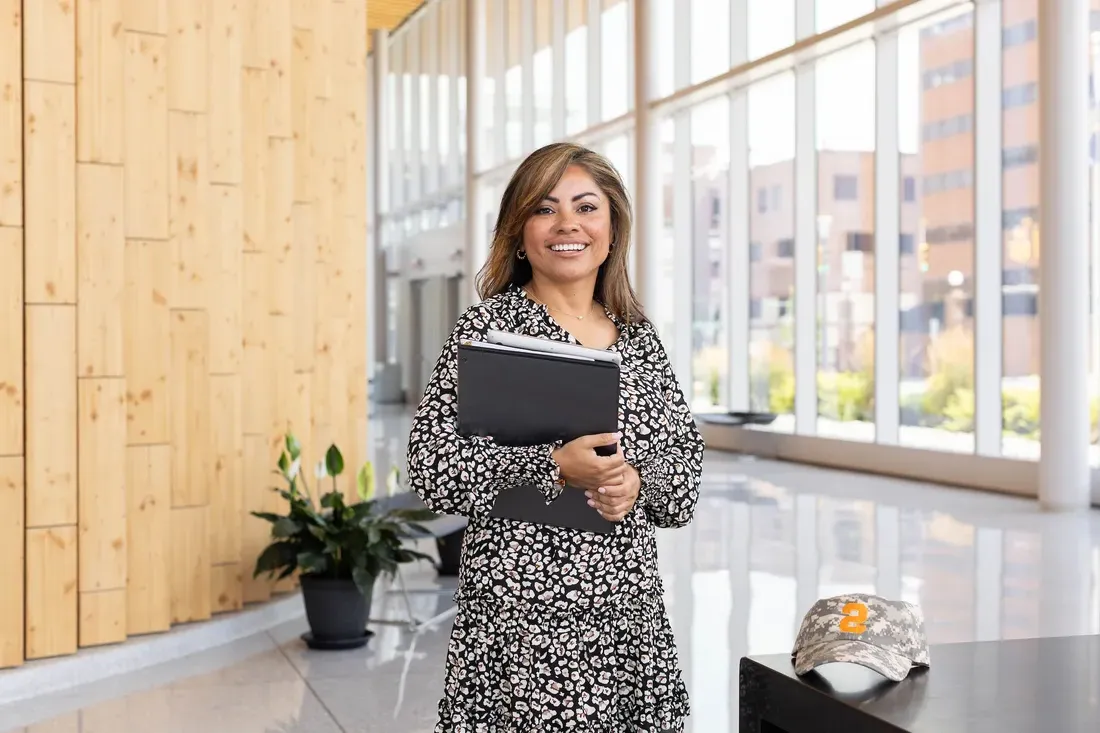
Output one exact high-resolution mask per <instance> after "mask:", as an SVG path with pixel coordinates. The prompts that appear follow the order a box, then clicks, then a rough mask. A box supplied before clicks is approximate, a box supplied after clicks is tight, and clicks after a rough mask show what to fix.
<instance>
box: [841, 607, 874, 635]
mask: <svg viewBox="0 0 1100 733" xmlns="http://www.w3.org/2000/svg"><path fill="white" fill-rule="evenodd" d="M843 610H844V618H842V619H840V630H841V631H843V632H844V633H845V634H862V633H863V632H864V631H866V630H867V626H866V625H865V624H864V622H865V621H866V620H867V605H866V604H864V603H845V604H844V609H843Z"/></svg>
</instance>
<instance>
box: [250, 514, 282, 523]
mask: <svg viewBox="0 0 1100 733" xmlns="http://www.w3.org/2000/svg"><path fill="white" fill-rule="evenodd" d="M249 514H251V515H252V516H254V517H259V518H260V519H263V520H266V521H268V522H271V523H272V524H274V523H275V522H278V521H279V520H280V519H282V517H281V516H279V515H278V514H272V513H271V512H249Z"/></svg>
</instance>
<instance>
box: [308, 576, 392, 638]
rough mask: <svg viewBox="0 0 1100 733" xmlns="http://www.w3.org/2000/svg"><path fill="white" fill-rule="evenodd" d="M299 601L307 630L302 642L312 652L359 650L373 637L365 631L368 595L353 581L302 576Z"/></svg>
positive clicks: (368, 611) (368, 614) (367, 614)
mask: <svg viewBox="0 0 1100 733" xmlns="http://www.w3.org/2000/svg"><path fill="white" fill-rule="evenodd" d="M301 582H302V599H303V601H304V602H305V606H306V620H308V621H309V629H310V630H309V631H307V632H306V633H305V634H302V640H303V641H305V642H306V644H307V645H308V646H309V647H310V648H311V649H358V648H359V647H361V646H364V645H366V643H367V641H369V640H370V637H372V636H373V635H374V634H373V633H372V632H371V631H369V630H368V629H367V620H368V619H369V618H370V607H371V596H372V595H373V592H372V593H368V594H367V596H366V597H364V596H363V594H362V593H360V592H359V588H358V587H356V585H355V583H354V582H353V581H352V580H350V579H349V580H344V579H335V578H318V577H314V576H311V575H302V576H301Z"/></svg>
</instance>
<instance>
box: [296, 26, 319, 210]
mask: <svg viewBox="0 0 1100 733" xmlns="http://www.w3.org/2000/svg"><path fill="white" fill-rule="evenodd" d="M313 43H314V42H313V31H311V30H302V29H300V28H295V30H294V47H293V51H294V62H293V65H292V67H291V109H290V115H291V120H290V121H291V125H292V127H293V131H294V202H295V203H313V200H314V199H315V198H317V189H316V183H315V181H314V178H313V173H314V170H313V165H312V161H311V155H312V153H311V151H310V143H311V141H312V139H313V135H312V134H311V132H312V127H311V122H312V114H311V101H312V99H313V88H312V86H311V82H312V81H313V75H314V73H315V72H314V61H313V54H314V47H313Z"/></svg>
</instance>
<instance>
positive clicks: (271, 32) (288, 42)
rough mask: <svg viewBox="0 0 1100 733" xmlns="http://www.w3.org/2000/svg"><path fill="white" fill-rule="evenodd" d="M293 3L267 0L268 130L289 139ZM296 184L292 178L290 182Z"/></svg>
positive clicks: (265, 7) (265, 2)
mask: <svg viewBox="0 0 1100 733" xmlns="http://www.w3.org/2000/svg"><path fill="white" fill-rule="evenodd" d="M290 3H291V0H264V3H263V11H264V15H265V16H266V17H265V18H264V20H265V21H266V23H265V25H264V28H265V31H266V34H267V42H268V44H269V46H268V64H269V69H268V74H267V89H268V94H267V96H268V101H267V129H268V134H269V135H272V136H274V137H280V138H285V139H290V138H292V137H293V136H294V128H293V125H292V123H291V111H290V107H291V96H292V89H291V88H292V79H291V77H292V74H291V71H290V65H291V61H292V59H293V55H294V54H293V50H292V47H293V41H292V37H293V28H292V27H291V13H290ZM287 182H288V183H292V182H293V177H292V178H291V179H290V180H288V181H287Z"/></svg>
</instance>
